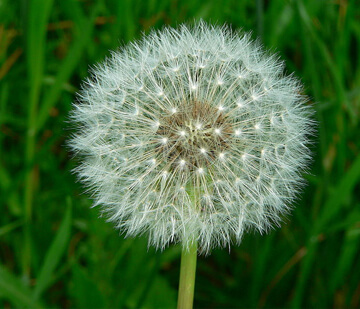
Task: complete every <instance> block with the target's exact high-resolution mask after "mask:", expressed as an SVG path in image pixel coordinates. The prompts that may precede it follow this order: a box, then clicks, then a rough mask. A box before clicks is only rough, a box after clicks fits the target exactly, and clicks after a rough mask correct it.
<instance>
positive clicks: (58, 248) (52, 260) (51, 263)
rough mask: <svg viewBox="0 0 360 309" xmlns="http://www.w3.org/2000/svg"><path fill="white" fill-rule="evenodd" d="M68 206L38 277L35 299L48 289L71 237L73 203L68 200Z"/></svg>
mask: <svg viewBox="0 0 360 309" xmlns="http://www.w3.org/2000/svg"><path fill="white" fill-rule="evenodd" d="M68 204H69V205H68V207H67V210H66V213H65V216H64V219H63V221H62V223H61V226H60V228H59V231H58V233H57V235H56V237H55V239H54V241H53V243H52V244H51V246H50V248H49V250H48V252H47V254H46V257H45V261H44V264H43V267H42V268H41V270H40V274H39V276H38V279H37V283H36V287H35V291H34V299H38V298H39V296H40V295H41V293H42V292H44V291H45V290H46V288H47V287H48V286H49V284H50V282H51V278H52V275H53V272H54V271H55V268H56V266H57V264H58V263H59V261H60V258H61V257H62V255H63V254H64V252H65V250H66V248H67V243H68V241H69V238H70V229H71V217H72V215H71V213H72V210H71V204H70V202H69V201H68Z"/></svg>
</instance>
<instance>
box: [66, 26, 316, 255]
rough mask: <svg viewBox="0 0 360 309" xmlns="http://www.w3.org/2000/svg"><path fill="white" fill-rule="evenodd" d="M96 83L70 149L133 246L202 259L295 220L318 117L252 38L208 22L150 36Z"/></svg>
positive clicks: (86, 94)
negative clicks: (170, 248) (172, 248)
mask: <svg viewBox="0 0 360 309" xmlns="http://www.w3.org/2000/svg"><path fill="white" fill-rule="evenodd" d="M204 55H206V57H205V56H204ZM175 58H176V61H175V60H174V59H175ZM245 65H246V66H245ZM92 73H93V75H94V78H93V79H92V80H91V82H88V83H87V84H86V85H84V88H83V90H82V91H81V94H80V96H79V102H78V103H76V105H75V108H74V111H73V113H72V119H73V121H74V122H75V123H77V124H78V128H79V129H78V131H77V133H76V134H75V135H74V137H73V139H72V140H71V142H70V144H71V147H72V148H73V150H74V151H75V152H77V153H79V155H80V156H82V158H83V161H82V163H81V165H80V166H79V167H78V168H77V172H78V175H79V177H80V179H81V180H82V181H83V182H84V183H85V184H86V185H87V186H89V187H90V188H92V189H93V190H94V193H95V194H94V199H95V204H96V205H99V204H101V206H102V210H103V212H104V213H105V214H107V215H108V216H109V219H110V221H112V222H114V223H115V225H116V226H117V227H118V228H119V229H120V230H121V231H122V232H124V233H125V234H126V235H127V236H136V235H140V234H144V233H146V234H147V235H148V238H149V244H150V245H153V246H155V247H156V248H161V249H163V248H165V247H166V246H167V245H169V244H170V243H172V242H173V243H177V242H181V243H182V244H183V247H184V248H190V247H191V245H192V243H193V242H194V241H195V242H197V243H198V246H199V247H198V248H199V249H198V250H199V252H201V253H205V254H206V253H209V252H210V251H211V249H212V248H214V247H224V246H228V245H229V244H230V243H232V242H235V243H240V242H241V239H242V236H243V233H244V231H247V230H250V229H255V230H258V231H260V232H263V231H266V230H268V229H269V228H270V227H271V226H273V225H278V224H279V222H280V220H281V217H282V215H283V214H286V213H287V212H288V211H289V209H290V204H291V202H292V200H293V199H294V197H295V196H296V194H297V193H298V190H299V187H300V185H301V183H302V178H301V172H302V171H304V169H305V168H306V166H307V164H308V162H309V159H310V153H309V150H308V148H307V146H306V145H307V143H308V137H309V135H311V134H312V126H313V123H312V121H311V113H312V112H311V108H310V107H308V105H306V104H305V103H306V98H305V97H304V96H302V95H301V89H302V88H301V85H300V83H299V82H298V81H297V80H296V79H295V78H294V77H292V76H284V74H283V64H282V63H281V62H279V61H278V60H276V58H275V57H272V56H269V55H268V54H267V53H265V52H264V51H262V49H261V47H260V46H259V45H258V43H254V42H251V41H250V39H249V36H248V35H243V34H241V33H237V32H232V31H231V30H230V28H228V27H226V26H224V27H217V26H209V25H207V24H206V23H204V22H200V23H198V24H196V25H195V26H193V27H188V26H185V25H182V26H180V27H179V28H178V29H171V28H166V29H164V30H162V31H153V32H151V33H150V34H149V35H148V36H145V37H144V38H143V39H142V40H140V41H138V42H135V43H132V44H131V45H128V46H127V47H125V48H124V49H123V50H122V51H119V52H114V53H113V54H112V56H111V57H110V58H109V59H108V60H107V61H105V62H104V63H103V64H100V65H99V66H97V67H96V68H94V69H93V72H92ZM225 81H226V82H225ZM265 85H266V87H265ZM139 90H141V91H139ZM164 94H166V95H164ZM240 128H241V129H240ZM133 145H137V147H133ZM205 197H206V198H205Z"/></svg>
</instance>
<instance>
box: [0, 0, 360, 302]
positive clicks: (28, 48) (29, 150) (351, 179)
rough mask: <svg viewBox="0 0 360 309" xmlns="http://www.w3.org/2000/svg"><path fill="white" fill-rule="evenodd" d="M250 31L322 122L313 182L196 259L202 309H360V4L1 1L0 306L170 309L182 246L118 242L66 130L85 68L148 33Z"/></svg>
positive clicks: (197, 290) (197, 296) (277, 0)
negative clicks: (258, 227) (255, 229)
mask: <svg viewBox="0 0 360 309" xmlns="http://www.w3.org/2000/svg"><path fill="white" fill-rule="evenodd" d="M199 18H203V19H205V20H207V21H212V22H218V23H223V22H227V23H230V24H232V26H233V28H243V29H244V30H246V31H252V33H253V36H254V38H256V37H258V36H259V37H260V39H261V41H262V42H263V44H264V45H265V47H266V48H270V49H272V50H274V51H277V52H278V53H279V55H280V56H281V57H282V58H283V59H285V61H286V65H287V69H288V71H289V72H292V71H295V74H296V75H297V76H298V77H300V78H301V80H302V81H303V83H304V84H305V93H306V94H307V95H308V96H309V97H310V98H311V101H312V102H313V103H314V107H315V109H316V116H315V117H316V119H317V121H318V123H319V125H318V132H317V135H316V137H314V144H313V146H312V149H313V152H314V162H313V164H312V166H311V173H310V175H307V176H306V178H307V180H308V185H307V187H306V188H305V190H304V192H303V194H301V196H299V199H298V200H297V203H296V205H295V206H296V207H295V209H294V211H293V213H292V216H291V217H290V218H288V219H287V220H286V224H284V225H283V227H282V228H281V229H277V230H274V231H271V233H270V234H269V235H263V236H261V235H257V234H249V235H246V236H245V237H244V240H243V243H242V244H241V246H239V247H237V246H233V247H232V248H231V252H230V253H229V252H228V250H215V251H214V252H213V253H212V254H211V255H210V256H209V257H200V258H199V261H198V271H197V278H196V288H195V307H199V308H289V307H291V308H339V307H341V308H359V307H360V284H359V282H360V264H359V263H358V261H359V260H360V126H359V112H360V5H359V3H358V1H347V0H344V1H339V2H335V1H324V0H320V1H310V0H306V1H305V0H303V1H301V0H293V1H290V0H289V1H282V0H274V1H263V0H258V1H250V0H249V1H230V0H226V1H216V0H210V1H200V0H184V1H165V0H162V1H161V0H157V1H155V0H149V1H130V0H107V1H105V0H99V1H87V0H84V1H79V0H63V1H51V0H29V1H11V0H3V1H1V2H0V22H1V24H0V128H1V132H0V144H1V153H0V190H1V191H0V201H1V215H0V307H5V308H16V307H20V308H24V307H30V308H47V307H54V308H76V307H77V308H89V307H97V308H101V307H104V308H173V307H175V306H176V295H177V285H178V276H179V269H180V268H179V267H180V255H181V252H180V251H181V250H180V248H179V246H171V247H169V248H168V249H167V250H165V251H164V252H156V251H155V250H153V249H152V248H149V249H148V248H147V241H146V238H145V237H144V238H137V239H124V238H123V237H122V236H120V237H119V235H118V232H117V231H115V230H114V229H113V228H112V226H111V224H108V223H106V222H105V219H104V218H99V212H98V209H90V206H91V200H90V198H89V196H87V195H86V194H82V192H83V189H82V188H81V186H80V185H79V184H78V183H77V181H76V177H75V176H74V175H73V174H72V173H71V170H72V168H73V167H74V164H75V162H73V161H71V160H70V157H71V155H70V154H68V151H67V149H66V147H65V143H66V142H65V141H66V139H67V138H68V136H69V135H70V134H71V128H70V126H69V124H68V123H67V122H66V119H67V117H68V113H69V111H70V109H71V102H72V101H73V100H74V96H75V92H76V91H77V90H78V89H79V86H80V82H81V80H82V79H83V78H84V77H86V76H87V75H88V68H89V66H90V65H94V64H95V63H96V62H98V61H101V60H102V59H104V57H106V56H107V55H109V50H111V49H116V48H117V47H118V46H119V45H121V44H125V43H126V42H128V41H131V40H133V39H136V38H139V37H140V36H141V33H142V32H145V33H146V32H148V31H149V29H150V28H151V27H155V28H160V27H162V25H164V24H170V25H173V26H176V25H177V24H179V23H181V22H184V21H193V20H197V19H199Z"/></svg>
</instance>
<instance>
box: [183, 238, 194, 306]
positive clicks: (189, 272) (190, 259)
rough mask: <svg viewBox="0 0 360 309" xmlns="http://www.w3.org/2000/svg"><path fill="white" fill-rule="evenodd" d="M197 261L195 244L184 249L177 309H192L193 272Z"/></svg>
mask: <svg viewBox="0 0 360 309" xmlns="http://www.w3.org/2000/svg"><path fill="white" fill-rule="evenodd" d="M196 259H197V242H196V241H194V242H193V243H192V244H191V245H190V246H189V248H186V247H184V248H183V250H182V253H181V266H180V282H179V296H178V309H192V307H193V301H194V289H195V272H196Z"/></svg>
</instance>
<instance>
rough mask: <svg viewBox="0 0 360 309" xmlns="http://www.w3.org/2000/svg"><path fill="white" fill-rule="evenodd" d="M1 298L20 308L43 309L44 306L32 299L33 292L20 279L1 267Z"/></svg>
mask: <svg viewBox="0 0 360 309" xmlns="http://www.w3.org/2000/svg"><path fill="white" fill-rule="evenodd" d="M0 290H1V294H2V295H1V297H2V298H6V299H7V300H9V301H10V302H11V303H12V304H14V305H15V306H17V307H20V308H24V307H25V308H41V307H42V306H41V305H40V304H39V303H38V302H35V301H34V299H33V298H32V295H31V291H30V290H29V289H28V288H27V287H25V286H24V284H23V283H22V282H21V280H20V279H18V278H17V277H15V276H14V275H13V274H12V273H10V272H9V271H8V270H7V269H6V268H5V267H4V266H2V265H0Z"/></svg>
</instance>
